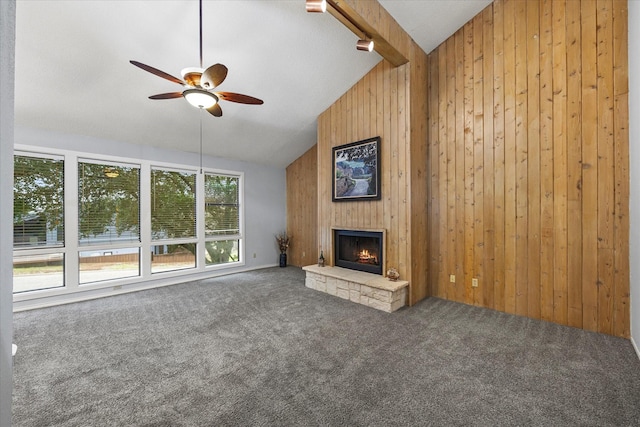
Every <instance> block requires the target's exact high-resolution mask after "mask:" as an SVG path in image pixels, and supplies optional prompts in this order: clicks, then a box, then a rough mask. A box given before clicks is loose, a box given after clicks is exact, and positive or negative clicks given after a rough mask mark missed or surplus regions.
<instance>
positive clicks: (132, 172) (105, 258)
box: [78, 160, 140, 284]
mask: <svg viewBox="0 0 640 427" xmlns="http://www.w3.org/2000/svg"><path fill="white" fill-rule="evenodd" d="M139 243H140V166H138V165H124V164H114V163H102V162H94V161H91V160H82V161H79V162H78V245H79V246H80V247H82V251H79V252H78V270H79V271H78V272H79V275H78V280H79V283H80V284H86V283H94V282H100V281H104V280H113V279H120V278H125V277H135V276H139V275H140V244H139ZM131 244H136V245H137V246H135V247H132V246H131Z"/></svg>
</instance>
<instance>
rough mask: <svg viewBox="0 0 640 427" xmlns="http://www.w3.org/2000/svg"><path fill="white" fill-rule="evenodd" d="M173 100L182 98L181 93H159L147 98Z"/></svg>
mask: <svg viewBox="0 0 640 427" xmlns="http://www.w3.org/2000/svg"><path fill="white" fill-rule="evenodd" d="M173 98H182V92H169V93H159V94H158V95H151V96H150V97H149V99H173Z"/></svg>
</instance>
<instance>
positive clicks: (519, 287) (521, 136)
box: [515, 2, 529, 315]
mask: <svg viewBox="0 0 640 427" xmlns="http://www.w3.org/2000/svg"><path fill="white" fill-rule="evenodd" d="M515 6H516V11H515V12H516V15H515V16H516V19H517V20H518V21H519V22H520V25H516V26H515V36H516V38H515V40H516V45H515V51H516V55H515V80H516V106H515V107H516V108H515V113H516V114H515V121H516V123H515V126H516V135H515V140H516V159H515V160H516V233H517V240H516V262H517V264H516V314H520V315H526V314H527V313H528V310H529V294H528V284H527V277H528V263H527V259H528V253H527V249H528V245H527V233H528V225H527V220H528V203H529V199H528V197H527V189H528V185H527V176H528V175H527V174H528V163H527V162H528V159H527V129H526V120H527V26H526V20H525V17H526V6H527V2H516V4H515Z"/></svg>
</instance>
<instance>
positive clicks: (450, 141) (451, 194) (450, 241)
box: [443, 37, 457, 300]
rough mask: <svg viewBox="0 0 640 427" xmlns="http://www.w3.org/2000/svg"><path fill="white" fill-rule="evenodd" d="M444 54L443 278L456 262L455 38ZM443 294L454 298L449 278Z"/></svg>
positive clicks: (451, 271) (446, 45) (451, 38)
mask: <svg viewBox="0 0 640 427" xmlns="http://www.w3.org/2000/svg"><path fill="white" fill-rule="evenodd" d="M444 46H445V52H446V53H445V56H446V63H445V68H446V76H447V77H446V78H447V81H446V95H445V96H446V99H447V100H448V101H447V103H446V106H445V107H446V117H445V121H446V125H445V129H446V137H447V155H446V156H447V254H448V256H447V258H446V259H445V260H444V265H445V266H446V267H445V269H446V270H445V279H446V278H447V277H448V276H449V275H451V274H454V273H455V264H456V253H457V251H456V244H457V243H456V234H457V233H456V181H457V179H456V139H455V136H456V128H455V125H456V121H455V115H456V110H455V108H456V104H455V99H456V95H455V90H456V84H455V82H456V74H455V72H456V65H455V60H456V54H455V48H456V46H455V39H454V38H453V37H449V39H448V40H447V41H446V42H445V43H444ZM443 286H444V287H445V288H446V292H445V295H447V298H448V299H452V300H455V287H454V285H453V284H452V283H450V281H449V280H445V281H444V285H443Z"/></svg>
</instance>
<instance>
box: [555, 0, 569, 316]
mask: <svg viewBox="0 0 640 427" xmlns="http://www.w3.org/2000/svg"><path fill="white" fill-rule="evenodd" d="M552 11H553V175H554V176H553V178H554V186H553V197H554V200H553V201H554V204H553V206H554V210H553V220H554V239H553V241H554V250H555V252H554V254H555V256H554V282H553V297H554V307H553V318H554V321H555V322H558V323H561V324H566V322H567V88H566V75H567V60H566V52H567V49H566V36H565V33H566V14H565V1H564V0H557V1H556V0H554V1H553V9H552Z"/></svg>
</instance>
